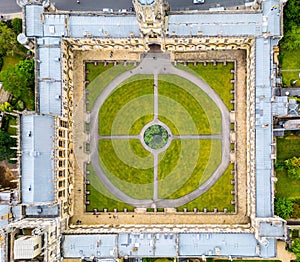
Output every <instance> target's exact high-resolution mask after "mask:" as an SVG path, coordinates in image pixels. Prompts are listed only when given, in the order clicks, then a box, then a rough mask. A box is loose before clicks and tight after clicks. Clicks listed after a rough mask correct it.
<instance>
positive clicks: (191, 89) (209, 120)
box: [158, 75, 222, 134]
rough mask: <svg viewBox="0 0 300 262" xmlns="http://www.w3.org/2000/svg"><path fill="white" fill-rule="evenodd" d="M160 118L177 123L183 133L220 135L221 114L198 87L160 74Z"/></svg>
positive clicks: (172, 76) (183, 80) (180, 79)
mask: <svg viewBox="0 0 300 262" xmlns="http://www.w3.org/2000/svg"><path fill="white" fill-rule="evenodd" d="M158 93H159V101H158V102H159V105H158V108H159V115H161V116H163V117H165V118H167V119H169V120H170V121H171V122H173V123H174V125H175V127H176V128H177V129H178V131H179V133H180V134H220V133H221V130H222V118H221V113H220V110H219V108H218V107H217V105H216V104H215V103H214V102H213V101H212V100H211V99H210V97H209V96H208V95H207V94H206V93H204V92H203V91H202V90H201V89H200V88H199V87H197V86H196V85H194V84H193V83H191V82H190V81H188V80H185V79H183V78H181V77H178V76H176V75H160V76H159V84H158Z"/></svg>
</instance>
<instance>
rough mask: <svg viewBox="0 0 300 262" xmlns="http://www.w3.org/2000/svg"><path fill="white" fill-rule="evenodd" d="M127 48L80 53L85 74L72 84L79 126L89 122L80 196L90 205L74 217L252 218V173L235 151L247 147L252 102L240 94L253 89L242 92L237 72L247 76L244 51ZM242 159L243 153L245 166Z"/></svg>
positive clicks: (80, 129) (81, 155) (82, 149)
mask: <svg viewBox="0 0 300 262" xmlns="http://www.w3.org/2000/svg"><path fill="white" fill-rule="evenodd" d="M124 55H125V54H124ZM124 55H123V54H122V52H121V51H118V52H114V54H113V57H112V53H111V51H109V50H107V51H106V52H103V51H102V52H95V51H90V52H89V55H87V52H84V55H83V54H82V53H81V52H80V51H76V53H75V54H74V58H75V59H74V61H75V65H74V66H75V68H78V70H79V74H78V76H79V77H78V78H79V79H80V80H79V82H81V81H82V82H83V83H84V85H82V86H80V87H78V89H79V90H78V91H75V90H74V98H75V99H74V100H75V105H76V111H75V114H74V115H75V123H74V126H75V129H74V133H77V132H78V133H80V132H83V133H84V134H85V136H83V137H84V138H85V140H82V141H80V144H78V146H76V144H75V157H76V159H77V161H78V163H79V166H83V167H84V168H82V169H81V168H80V169H78V174H79V176H78V177H77V178H78V180H77V181H78V185H80V187H81V188H80V191H79V190H75V192H76V191H77V192H78V193H77V194H76V196H77V197H78V199H77V198H76V199H75V201H76V203H77V201H78V203H84V205H83V206H82V205H80V204H78V205H75V208H76V212H75V216H74V220H72V221H74V223H76V222H78V221H80V222H81V223H95V222H96V221H97V223H102V219H105V218H107V219H108V220H109V219H110V218H113V217H115V216H112V215H111V212H117V213H118V216H117V217H118V220H120V219H125V218H126V220H128V219H129V220H130V218H134V219H132V221H131V222H130V221H128V223H136V221H137V217H139V216H141V222H142V221H143V222H145V216H146V217H147V215H150V217H149V219H151V221H153V215H154V214H158V215H159V217H158V218H157V221H158V222H161V221H162V220H161V219H166V221H165V223H168V221H169V220H172V219H173V220H174V218H171V217H172V216H174V217H176V214H181V218H180V216H177V217H176V219H177V220H178V221H179V220H181V223H186V221H185V219H186V218H183V217H182V215H184V214H187V215H188V216H187V217H189V219H190V220H191V221H192V220H193V219H195V221H196V219H199V216H201V214H204V215H205V216H207V215H211V218H212V221H211V223H215V222H216V221H219V222H220V221H222V223H227V222H228V221H229V220H232V219H234V218H235V217H236V219H239V220H240V221H243V222H241V223H247V222H248V219H247V217H246V219H245V214H246V212H247V211H246V206H245V203H246V199H247V193H246V192H245V191H243V190H241V191H240V192H239V187H240V188H241V187H242V186H243V185H245V183H246V177H245V176H242V175H241V174H242V172H240V173H238V172H236V169H237V161H236V158H238V159H239V160H242V158H243V157H245V148H244V146H243V144H244V143H243V142H242V141H243V139H245V128H244V127H243V123H245V122H246V119H245V115H244V114H243V111H244V110H245V105H244V104H243V103H240V104H238V103H236V96H243V97H244V96H245V86H243V84H239V91H238V92H236V78H245V77H246V76H245V74H244V73H243V72H244V70H243V67H244V65H245V63H246V62H245V52H244V51H238V50H232V51H224V52H223V57H220V56H218V54H217V52H214V51H210V52H208V54H205V56H204V55H203V54H202V55H200V54H199V53H191V54H189V55H185V58H184V59H182V57H181V55H180V54H179V55H178V58H176V59H174V58H171V57H170V55H165V54H163V53H160V52H159V53H157V51H155V52H153V51H151V50H150V52H147V53H146V52H141V53H140V54H139V56H138V57H137V58H136V60H129V59H128V60H124ZM97 56H98V57H97ZM195 56H197V60H196V61H195ZM96 57H97V58H96ZM77 58H78V59H77ZM91 58H92V59H91ZM95 58H96V59H95ZM172 59H173V61H172ZM77 62H78V67H77ZM80 64H83V65H84V66H82V67H80ZM80 76H81V78H80ZM107 78H109V82H108V81H106V80H107ZM82 79H83V80H82ZM74 81H76V80H74ZM76 94H78V95H76ZM83 94H84V95H83ZM76 97H78V98H77V99H76ZM77 101H78V102H77ZM236 117H238V118H239V119H240V121H239V123H240V125H239V126H237V125H236V124H235V118H236ZM77 121H78V122H77ZM77 123H78V124H77ZM237 131H238V132H240V136H239V138H240V139H237V136H236V132H237ZM81 137H82V136H81ZM237 144H239V145H240V146H239V147H237ZM82 145H84V146H82ZM76 148H78V149H80V150H78V151H77V150H76ZM237 148H238V149H237ZM237 150H238V151H239V154H236V152H237ZM76 152H77V153H76ZM244 163H245V159H244V160H243V161H239V164H238V165H239V170H242V168H245V164H244ZM239 174H240V176H241V177H240V178H239V180H237V176H238V175H239ZM237 181H239V183H237ZM79 192H80V194H79ZM238 198H239V199H238ZM82 200H84V202H82ZM166 212H167V213H166ZM99 214H101V222H100V220H99V219H97V220H96V218H97V217H98V215H99ZM192 214H194V218H193V216H191V215H192ZM215 215H217V216H215ZM220 215H221V216H220ZM222 216H224V218H221V217H222ZM214 217H215V218H214ZM226 218H227V220H228V221H227V220H226ZM85 219H88V220H87V221H86V220H85ZM203 219H205V217H203ZM94 220H95V221H94ZM83 221H85V222H83ZM88 221H90V222H88ZM178 223H180V222H178Z"/></svg>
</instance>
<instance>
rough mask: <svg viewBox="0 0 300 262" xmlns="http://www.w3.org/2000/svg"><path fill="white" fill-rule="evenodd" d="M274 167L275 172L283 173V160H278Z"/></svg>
mask: <svg viewBox="0 0 300 262" xmlns="http://www.w3.org/2000/svg"><path fill="white" fill-rule="evenodd" d="M274 167H275V170H276V171H283V170H285V162H284V161H283V160H278V161H277V162H276V163H275V164H274Z"/></svg>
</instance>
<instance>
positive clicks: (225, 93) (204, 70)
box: [178, 62, 234, 111]
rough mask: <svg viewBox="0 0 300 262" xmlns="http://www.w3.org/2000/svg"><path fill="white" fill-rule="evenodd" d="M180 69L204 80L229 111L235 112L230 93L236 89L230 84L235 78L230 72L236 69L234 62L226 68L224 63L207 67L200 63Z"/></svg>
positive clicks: (208, 64)
mask: <svg viewBox="0 0 300 262" xmlns="http://www.w3.org/2000/svg"><path fill="white" fill-rule="evenodd" d="M178 68H179V69H182V70H186V71H188V72H190V73H192V74H195V75H197V76H198V77H200V78H201V79H203V80H204V81H205V82H206V83H207V84H209V85H210V87H211V88H212V89H213V90H215V92H216V93H217V94H218V95H219V96H220V98H221V99H222V100H223V102H224V104H225V105H226V106H227V108H228V110H229V111H231V110H233V105H232V104H231V103H230V100H232V99H233V98H234V97H233V94H231V93H230V90H232V89H233V88H234V86H233V84H232V83H230V80H232V79H233V78H234V76H233V74H232V73H231V72H230V71H231V70H233V69H234V64H233V63H232V62H230V63H227V65H226V66H224V65H223V63H217V64H216V65H215V66H214V65H213V63H207V64H206V66H204V64H203V63H198V64H197V65H196V66H195V65H194V64H193V63H189V64H188V65H187V66H184V65H182V64H178Z"/></svg>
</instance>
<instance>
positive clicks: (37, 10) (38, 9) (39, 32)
mask: <svg viewBox="0 0 300 262" xmlns="http://www.w3.org/2000/svg"><path fill="white" fill-rule="evenodd" d="M42 13H43V7H42V6H40V5H26V6H25V21H26V27H25V28H26V36H43V26H42V23H41V14H42Z"/></svg>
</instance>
